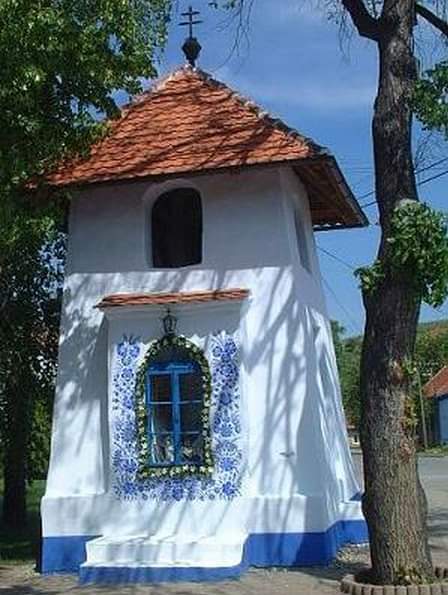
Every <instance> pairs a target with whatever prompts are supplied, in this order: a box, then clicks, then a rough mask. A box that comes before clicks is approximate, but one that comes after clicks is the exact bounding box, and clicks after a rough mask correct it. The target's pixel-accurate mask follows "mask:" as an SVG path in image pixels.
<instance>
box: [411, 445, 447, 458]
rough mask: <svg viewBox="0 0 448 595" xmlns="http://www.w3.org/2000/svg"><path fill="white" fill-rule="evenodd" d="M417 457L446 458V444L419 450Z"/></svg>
mask: <svg viewBox="0 0 448 595" xmlns="http://www.w3.org/2000/svg"><path fill="white" fill-rule="evenodd" d="M418 454H419V455H422V456H427V457H446V456H448V444H445V445H443V446H442V445H440V446H430V447H429V448H427V449H426V450H425V449H423V448H422V449H421V450H419V453H418Z"/></svg>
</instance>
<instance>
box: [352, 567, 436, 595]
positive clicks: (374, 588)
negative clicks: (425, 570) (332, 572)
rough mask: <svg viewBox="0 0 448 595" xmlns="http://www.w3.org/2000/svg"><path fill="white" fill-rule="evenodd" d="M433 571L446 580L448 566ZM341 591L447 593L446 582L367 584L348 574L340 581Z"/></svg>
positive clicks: (414, 594) (359, 594)
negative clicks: (393, 584) (392, 584)
mask: <svg viewBox="0 0 448 595" xmlns="http://www.w3.org/2000/svg"><path fill="white" fill-rule="evenodd" d="M434 571H435V574H436V577H437V578H438V579H440V580H448V567H445V566H435V567H434ZM341 591H342V593H348V594H349V595H448V582H446V583H432V584H430V585H407V586H404V585H397V586H389V585H387V586H381V585H367V584H364V583H357V582H356V581H355V577H354V576H353V575H352V574H348V575H347V576H345V577H344V578H343V579H342V581H341Z"/></svg>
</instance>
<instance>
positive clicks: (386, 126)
mask: <svg viewBox="0 0 448 595" xmlns="http://www.w3.org/2000/svg"><path fill="white" fill-rule="evenodd" d="M343 4H344V6H345V7H346V9H347V10H349V12H350V14H351V15H352V19H353V21H354V23H355V26H357V28H358V32H359V33H360V34H361V35H363V36H365V37H369V38H370V39H372V40H374V41H375V42H376V44H377V48H378V53H379V81H378V93H377V97H376V100H375V107H374V117H373V143H374V158H375V185H376V197H377V202H378V207H379V213H380V224H381V234H382V235H381V241H380V247H379V254H378V259H379V260H380V261H381V263H382V265H383V268H384V271H385V277H384V279H383V280H382V281H381V282H380V283H379V284H378V285H377V287H376V288H375V290H374V291H373V293H370V294H369V295H366V294H365V293H364V295H363V299H364V305H365V309H366V329H365V336H364V344H363V351H362V361H361V444H362V450H363V460H364V474H365V495H364V499H363V511H364V515H365V517H366V520H367V524H368V527H369V535H370V545H371V556H372V574H373V576H372V580H373V581H374V582H377V583H379V584H394V583H395V584H397V583H402V582H405V581H406V582H407V581H411V582H419V580H420V579H426V578H432V573H433V571H432V564H431V557H430V552H429V547H428V539H427V529H426V516H427V508H426V500H425V496H424V492H423V489H422V487H421V484H420V480H419V477H418V469H417V456H416V444H415V429H414V424H413V419H412V400H411V398H410V396H409V391H408V388H409V387H408V378H407V375H406V373H405V369H404V368H405V366H406V361H407V360H408V358H410V357H412V353H413V349H414V343H415V336H416V328H417V322H418V315H419V309H420V299H419V297H418V296H416V295H415V292H414V291H412V289H411V282H410V281H411V278H412V274H413V271H412V270H409V271H403V272H401V273H398V272H397V271H394V270H393V269H392V266H391V262H390V247H389V245H388V243H387V242H386V241H385V239H386V238H387V236H388V232H389V230H390V225H391V215H392V212H393V209H394V207H396V206H397V204H398V203H399V202H400V201H401V200H403V199H406V200H409V199H410V200H418V196H417V189H416V183H415V177H414V168H413V162H412V151H411V123H412V112H411V104H410V99H411V95H412V91H413V86H414V81H415V77H416V67H415V59H414V52H413V27H414V23H415V12H414V10H415V9H414V2H413V0H385V2H384V4H383V11H382V14H381V16H380V17H379V18H378V19H373V21H374V22H372V21H368V22H366V19H368V18H372V17H366V16H365V14H364V13H362V12H361V13H360V14H361V16H362V19H363V20H362V28H360V27H359V26H358V24H359V21H360V16H359V14H358V17H357V19H356V18H355V14H356V12H357V10H358V8H359V5H363V3H362V0H350V2H349V0H343ZM357 21H358V24H357ZM372 32H373V33H372Z"/></svg>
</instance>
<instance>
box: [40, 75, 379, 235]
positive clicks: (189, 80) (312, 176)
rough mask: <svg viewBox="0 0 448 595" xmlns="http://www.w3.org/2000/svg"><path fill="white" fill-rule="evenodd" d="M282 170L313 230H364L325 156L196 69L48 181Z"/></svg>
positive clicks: (158, 88) (135, 108)
mask: <svg viewBox="0 0 448 595" xmlns="http://www.w3.org/2000/svg"><path fill="white" fill-rule="evenodd" d="M279 164H289V165H290V166H291V167H293V168H294V170H295V171H296V173H297V174H298V175H299V177H300V179H301V180H302V182H303V183H304V184H305V186H306V188H307V191H308V196H309V199H310V207H311V216H312V220H313V224H314V226H315V228H318V229H325V228H335V227H358V226H363V225H366V223H367V220H366V218H365V216H364V214H363V213H362V211H361V209H360V207H359V205H358V203H357V202H356V200H355V198H354V196H353V194H352V192H351V190H350V188H349V186H348V184H347V182H346V180H345V178H344V176H343V175H342V173H341V171H340V169H339V167H338V165H337V163H336V160H335V159H334V157H333V156H332V155H330V154H329V153H328V151H327V150H326V149H324V148H322V147H320V146H319V145H317V144H316V143H315V142H314V141H312V140H311V139H309V138H306V137H304V136H302V135H301V134H299V133H298V132H297V131H295V130H293V129H291V128H289V127H288V126H286V125H285V124H284V123H283V122H281V121H280V120H276V119H273V118H272V117H270V116H269V115H268V114H266V112H263V111H261V110H260V109H259V108H258V107H257V106H256V105H255V104H253V103H252V102H250V101H248V100H246V99H244V98H242V97H241V96H240V95H238V94H237V93H235V92H234V91H232V90H231V89H230V88H229V87H227V86H226V85H224V84H223V83H221V82H218V81H216V80H214V79H213V78H211V77H210V76H209V75H208V74H206V73H205V72H202V71H200V70H197V69H193V68H191V67H182V68H180V69H178V70H176V71H175V72H174V73H172V74H171V75H170V76H168V77H167V78H165V79H164V80H162V81H161V82H159V83H158V84H156V85H154V87H153V88H152V89H151V90H150V91H148V92H146V93H143V94H142V95H140V96H139V97H138V98H136V99H135V101H133V102H132V103H131V104H130V105H128V106H126V107H124V108H123V110H122V112H121V116H120V118H119V119H118V120H114V121H112V122H111V123H110V127H109V133H108V135H107V136H106V137H104V138H103V139H102V140H100V141H99V142H98V143H97V144H95V145H94V146H93V147H92V150H91V153H90V156H89V157H87V158H83V159H81V158H80V159H77V160H74V161H71V162H68V163H64V164H62V165H61V166H60V167H59V168H57V169H56V170H55V171H53V172H52V173H51V174H50V175H48V176H47V178H46V180H47V182H48V183H49V184H50V185H51V186H87V185H90V184H100V183H105V182H115V181H125V180H127V181H130V180H137V179H145V178H146V179H160V178H162V179H163V178H167V177H175V176H179V175H180V174H183V175H185V174H196V175H197V174H205V173H211V172H217V171H226V170H234V169H237V168H247V167H254V166H268V165H279Z"/></svg>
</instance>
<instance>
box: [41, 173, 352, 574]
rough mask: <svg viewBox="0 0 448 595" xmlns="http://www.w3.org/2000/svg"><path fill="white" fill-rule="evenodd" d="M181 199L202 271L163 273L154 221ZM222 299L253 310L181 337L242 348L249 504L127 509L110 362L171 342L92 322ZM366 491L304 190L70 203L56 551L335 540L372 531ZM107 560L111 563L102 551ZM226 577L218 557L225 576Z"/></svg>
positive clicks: (186, 323) (202, 319)
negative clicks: (358, 523)
mask: <svg viewBox="0 0 448 595" xmlns="http://www.w3.org/2000/svg"><path fill="white" fill-rule="evenodd" d="M178 186H193V187H194V188H196V189H197V190H198V191H199V192H200V194H201V197H202V206H203V225H204V233H203V261H202V263H201V264H200V265H195V266H192V267H187V268H184V269H180V270H154V269H152V268H151V250H150V220H149V217H150V210H151V205H152V204H153V202H154V200H155V199H156V198H157V196H159V195H160V193H162V192H164V191H166V190H167V189H169V188H171V187H178ZM295 211H298V212H299V214H300V216H301V218H302V223H303V228H304V229H305V230H306V238H305V239H306V242H307V245H308V249H309V254H310V262H311V271H310V272H309V271H307V270H306V269H305V268H303V267H302V265H301V259H300V255H299V253H298V243H297V240H296V227H295V225H294V213H295ZM225 288H244V289H248V290H250V298H249V299H248V300H247V302H246V303H245V304H242V305H240V304H238V305H237V306H235V305H233V306H232V305H230V304H221V305H219V306H216V307H210V306H206V305H202V306H201V305H197V306H195V307H191V308H182V307H179V308H177V310H176V314H177V316H178V320H179V322H178V326H179V332H180V333H182V334H184V335H185V336H187V337H188V338H191V339H192V340H193V341H195V342H196V343H197V344H199V345H201V346H204V347H206V342H207V338H208V337H209V336H210V335H211V334H213V333H214V332H218V331H221V330H224V331H226V332H228V333H231V334H235V333H236V334H237V335H238V340H239V343H240V349H241V375H240V393H241V411H242V416H243V427H244V429H245V440H246V442H245V444H246V447H245V448H246V453H245V455H246V457H247V464H246V467H245V475H244V490H243V493H242V495H241V496H240V497H239V498H237V499H235V500H232V501H231V502H225V501H217V502H215V503H213V505H211V504H210V503H209V502H196V501H194V502H179V503H167V504H160V503H157V502H154V501H153V502H148V501H144V502H126V501H119V500H117V499H116V498H114V495H113V493H112V491H111V477H110V473H111V463H110V460H111V459H110V457H111V452H110V417H111V412H110V394H111V384H110V382H111V380H110V370H111V367H112V365H113V357H114V355H113V354H114V347H115V346H116V345H117V342H118V341H120V338H121V337H122V336H123V335H124V334H126V335H130V334H133V335H136V336H139V337H141V340H142V343H143V344H145V345H147V344H148V343H149V342H150V341H151V340H153V339H155V338H157V337H159V336H160V332H161V329H160V316H161V311H160V309H157V308H146V309H145V308H141V309H132V310H130V311H129V310H128V309H123V310H120V312H118V309H117V311H116V312H114V313H113V314H110V315H107V313H104V312H102V311H100V310H99V309H96V308H94V306H95V305H96V304H97V303H98V302H99V301H100V300H101V299H102V298H103V297H104V296H105V295H108V294H112V293H126V292H166V291H197V290H211V289H225ZM357 491H358V485H357V483H356V479H355V476H354V471H353V466H352V462H351V458H350V453H349V450H348V443H347V437H346V430H345V422H344V416H343V411H342V405H341V398H340V392H339V383H338V377H337V369H336V362H335V355H334V350H333V346H332V340H331V331H330V325H329V320H328V316H327V313H326V309H325V304H324V298H323V293H322V287H321V282H320V274H319V266H318V259H317V256H316V250H315V244H314V238H313V234H312V226H311V220H310V214H309V208H308V201H307V197H306V194H305V192H304V190H303V187H302V186H301V184H300V182H299V180H298V179H297V177H296V176H295V174H293V173H292V171H290V170H289V169H288V168H283V169H274V168H270V169H266V170H257V171H254V172H251V171H246V172H243V173H238V174H218V175H213V176H203V177H197V178H195V179H194V180H193V179H192V180H177V181H176V182H170V183H166V184H159V185H149V184H147V183H138V184H137V183H136V184H132V185H125V184H121V185H116V186H104V187H98V188H95V189H92V190H90V191H89V192H85V193H83V194H80V195H78V196H77V197H76V198H74V200H73V203H72V209H71V217H70V240H69V258H68V263H67V274H66V281H65V288H64V301H63V315H62V323H61V339H60V354H59V374H58V381H57V391H56V401H55V410H54V422H53V436H52V452H51V461H50V470H49V476H48V482H47V492H46V495H45V497H44V500H43V504H42V511H43V532H44V535H45V536H52V535H56V536H57V535H102V536H108V535H109V536H112V535H120V536H126V535H127V536H129V537H131V536H133V538H135V537H136V536H140V537H141V536H146V537H145V538H148V539H149V538H152V539H158V538H160V537H161V536H163V535H165V536H168V535H169V536H170V539H173V536H176V535H178V536H179V535H180V534H182V535H183V539H185V535H190V536H194V537H195V538H199V537H202V538H208V539H209V538H213V536H215V538H216V540H217V542H225V541H226V539H227V540H228V539H229V535H231V534H232V533H233V534H234V535H239V536H240V538H241V540H244V538H245V536H247V535H248V534H250V533H269V532H272V533H283V532H312V531H325V530H326V529H328V528H329V527H330V526H332V525H333V524H334V523H335V522H337V521H338V520H341V519H348V518H350V519H356V518H361V516H360V510H359V505H358V504H357V503H353V502H352V503H349V504H348V501H349V500H350V498H351V497H352V496H353V495H354V494H355V493H356V492H357ZM174 539H175V537H174ZM237 541H238V540H237ZM238 544H239V542H238ZM238 544H237V545H236V546H235V547H236V548H237V549H236V550H235V551H240V549H241V548H240V545H241V544H239V545H238ZM98 547H99V548H101V547H103V550H101V551H105V550H104V547H105V546H104V543H103V542H99V546H98ZM145 547H146V546H145ZM167 547H168V546H167ZM148 548H150V544H149V545H148ZM238 548H239V549H238ZM106 549H107V548H106ZM224 550H225V548H224V549H222V548H221V549H220V548H219V547H218V546H216V552H219V551H221V552H223V551H224ZM92 551H93V550H92ZM110 551H115V550H114V549H113V547H112V549H111V550H110ZM148 551H149V549H148ZM164 551H165V550H164ZM166 551H171V550H169V547H168V550H166ZM214 551H215V550H214ZM98 552H100V550H98V551H97V553H96V554H94V553H92V556H93V558H94V559H95V560H96V558H95V556H96V555H97V556H100V553H98ZM165 553H166V552H165ZM128 554H129V552H128ZM128 554H126V555H128ZM101 555H102V554H101ZM129 555H130V554H129ZM197 555H198V554H197V552H196V553H195V556H196V558H195V563H196V564H198V563H199V562H200V560H198V559H197ZM222 555H224V554H222ZM164 556H165V554H164ZM164 560H165V558H164ZM171 562H172V563H173V564H174V563H175V561H174V560H173V559H172V560H171ZM209 562H210V560H209V559H208V561H207V562H206V561H204V564H209ZM225 562H226V560H224V559H220V558H219V555H218V554H216V557H215V559H214V563H215V564H217V565H225V564H224V563H225ZM227 562H228V560H227ZM164 563H165V562H164ZM166 563H169V562H166Z"/></svg>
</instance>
